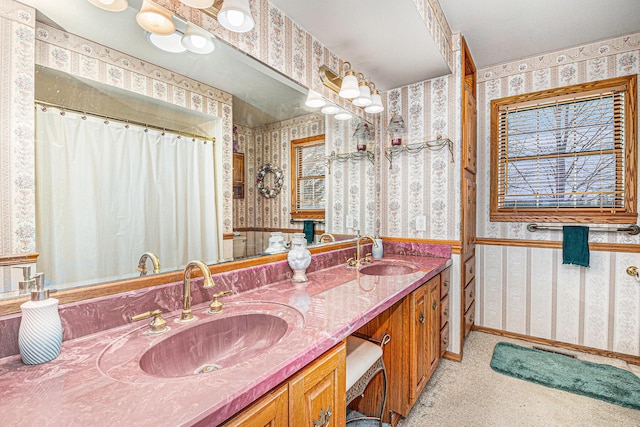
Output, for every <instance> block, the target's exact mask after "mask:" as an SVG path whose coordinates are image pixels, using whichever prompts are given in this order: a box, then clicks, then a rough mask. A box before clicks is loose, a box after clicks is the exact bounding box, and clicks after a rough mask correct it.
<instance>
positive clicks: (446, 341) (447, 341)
mask: <svg viewBox="0 0 640 427" xmlns="http://www.w3.org/2000/svg"><path fill="white" fill-rule="evenodd" d="M442 344H444V345H448V344H449V337H443V338H442Z"/></svg>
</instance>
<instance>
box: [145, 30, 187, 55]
mask: <svg viewBox="0 0 640 427" xmlns="http://www.w3.org/2000/svg"><path fill="white" fill-rule="evenodd" d="M147 40H149V43H151V44H152V45H153V46H155V47H157V48H158V49H160V50H164V51H165V52H169V53H182V52H186V51H187V48H186V47H185V46H184V45H183V44H182V33H180V32H179V31H175V32H173V33H171V34H167V35H162V34H153V33H149V32H147Z"/></svg>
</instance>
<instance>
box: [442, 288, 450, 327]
mask: <svg viewBox="0 0 640 427" xmlns="http://www.w3.org/2000/svg"><path fill="white" fill-rule="evenodd" d="M448 321H449V295H447V296H446V297H444V299H443V300H442V301H440V327H443V326H444V324H445V323H447V322H448Z"/></svg>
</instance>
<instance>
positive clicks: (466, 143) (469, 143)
mask: <svg viewBox="0 0 640 427" xmlns="http://www.w3.org/2000/svg"><path fill="white" fill-rule="evenodd" d="M472 90H473V89H471V88H469V87H468V85H466V84H465V85H464V91H463V94H462V126H463V131H462V147H463V157H462V162H463V166H464V168H465V169H467V170H468V171H469V172H471V173H473V174H475V173H476V128H477V122H478V119H477V111H476V100H475V98H474V97H473V92H472Z"/></svg>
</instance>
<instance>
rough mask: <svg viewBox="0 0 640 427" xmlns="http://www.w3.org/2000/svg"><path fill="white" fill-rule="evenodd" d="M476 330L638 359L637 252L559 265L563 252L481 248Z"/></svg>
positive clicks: (594, 256)
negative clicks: (633, 267)
mask: <svg viewBox="0 0 640 427" xmlns="http://www.w3.org/2000/svg"><path fill="white" fill-rule="evenodd" d="M476 255H477V256H476V257H477V259H478V265H477V267H478V268H477V271H478V272H479V274H478V275H477V280H476V288H477V289H476V290H477V295H478V301H480V302H481V304H480V305H479V307H478V308H477V309H476V310H477V311H478V313H477V314H478V315H477V316H476V318H477V322H476V324H477V325H479V326H484V327H487V328H492V329H499V330H504V331H507V332H514V333H517V334H523V335H528V336H532V337H537V338H544V339H550V340H557V341H561V342H564V343H569V344H575V345H580V346H585V347H592V348H596V349H602V350H608V351H614V352H618V353H624V354H630V355H634V356H639V355H640V282H638V281H636V280H635V279H634V278H633V277H630V276H629V275H627V274H626V271H625V270H626V268H627V267H628V266H629V265H636V266H640V254H633V253H624V252H623V253H620V252H596V251H591V262H590V264H591V267H589V268H585V267H579V266H575V265H565V264H562V250H561V249H553V248H526V247H514V246H492V245H478V247H477V249H476Z"/></svg>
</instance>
